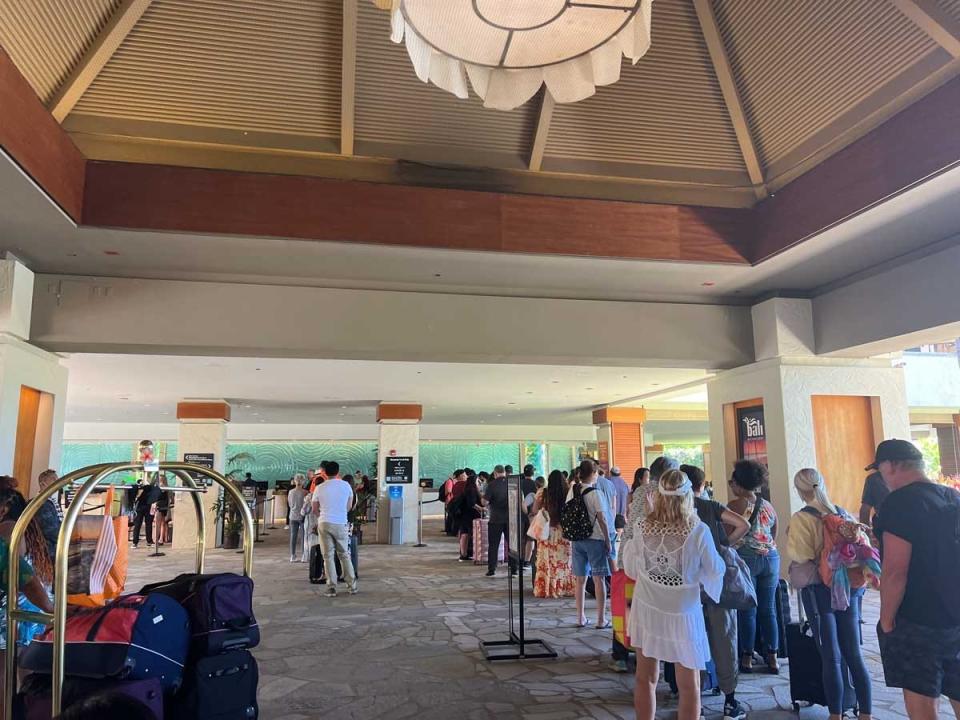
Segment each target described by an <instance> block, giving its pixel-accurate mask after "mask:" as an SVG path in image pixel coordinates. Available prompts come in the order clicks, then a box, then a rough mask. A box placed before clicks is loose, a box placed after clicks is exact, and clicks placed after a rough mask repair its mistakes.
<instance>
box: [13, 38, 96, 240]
mask: <svg viewBox="0 0 960 720" xmlns="http://www.w3.org/2000/svg"><path fill="white" fill-rule="evenodd" d="M0 147H2V148H3V149H4V150H5V151H6V152H7V154H9V155H10V157H12V158H13V159H14V160H15V161H16V163H17V164H18V165H19V166H20V167H21V168H23V170H24V172H26V173H27V175H29V176H30V177H31V178H33V180H34V182H36V183H37V185H39V186H40V187H41V188H43V189H44V191H45V192H46V193H47V194H48V195H50V197H52V198H53V200H54V202H56V203H57V204H58V205H59V206H60V207H61V208H63V210H64V212H66V213H67V215H69V216H70V217H71V218H73V220H74V221H75V222H78V223H79V222H80V218H81V214H82V210H83V187H84V171H85V167H86V164H87V160H86V158H85V157H84V156H83V155H82V154H81V153H80V151H79V150H78V149H77V146H76V145H74V144H73V140H71V139H70V136H69V135H67V133H66V132H65V131H64V130H63V128H61V127H60V124H59V123H58V122H57V121H56V120H54V119H53V116H52V115H51V114H50V113H49V112H47V109H46V108H45V107H44V106H43V103H41V102H40V99H39V98H38V97H37V95H36V93H34V91H33V88H32V87H30V84H29V83H28V82H27V81H26V79H25V78H24V77H23V75H21V74H20V71H19V70H17V68H16V66H15V65H14V64H13V60H11V59H10V56H9V55H7V53H6V52H4V50H3V48H0Z"/></svg>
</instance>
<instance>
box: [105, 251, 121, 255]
mask: <svg viewBox="0 0 960 720" xmlns="http://www.w3.org/2000/svg"><path fill="white" fill-rule="evenodd" d="M103 254H104V255H119V254H120V252H119V251H118V250H104V251H103Z"/></svg>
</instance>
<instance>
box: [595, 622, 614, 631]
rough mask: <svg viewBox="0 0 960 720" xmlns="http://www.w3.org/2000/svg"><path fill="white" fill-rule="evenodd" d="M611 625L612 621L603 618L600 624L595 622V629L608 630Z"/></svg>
mask: <svg viewBox="0 0 960 720" xmlns="http://www.w3.org/2000/svg"><path fill="white" fill-rule="evenodd" d="M612 627H613V623H611V622H610V621H609V620H605V621H604V622H603V624H602V625H601V624H599V623H598V624H597V630H609V629H610V628H612Z"/></svg>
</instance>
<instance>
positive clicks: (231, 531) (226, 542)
mask: <svg viewBox="0 0 960 720" xmlns="http://www.w3.org/2000/svg"><path fill="white" fill-rule="evenodd" d="M242 530H243V523H242V522H241V521H240V518H239V517H234V518H232V519H230V520H227V521H226V522H225V523H224V524H223V547H224V549H226V550H233V549H235V548H238V547H240V532H241V531H242Z"/></svg>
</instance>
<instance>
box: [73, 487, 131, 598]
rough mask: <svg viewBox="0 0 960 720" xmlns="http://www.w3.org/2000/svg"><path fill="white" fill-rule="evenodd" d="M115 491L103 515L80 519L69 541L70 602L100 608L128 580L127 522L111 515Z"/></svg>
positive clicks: (109, 498) (109, 490) (121, 588)
mask: <svg viewBox="0 0 960 720" xmlns="http://www.w3.org/2000/svg"><path fill="white" fill-rule="evenodd" d="M113 495H114V493H113V488H112V487H111V488H109V489H108V490H107V494H106V496H105V498H106V499H105V502H104V514H103V515H81V516H80V517H79V518H77V523H76V525H74V528H73V535H72V536H71V538H70V550H69V559H68V563H67V602H68V603H69V604H71V605H80V606H83V607H100V606H102V605H105V604H106V603H107V602H108V601H109V600H112V599H114V598H116V597H118V596H119V595H120V593H121V592H123V586H124V584H125V583H126V577H127V543H126V540H127V518H126V517H118V518H114V517H112V516H111V515H110V510H111V508H112V505H113Z"/></svg>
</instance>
